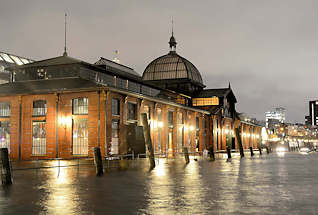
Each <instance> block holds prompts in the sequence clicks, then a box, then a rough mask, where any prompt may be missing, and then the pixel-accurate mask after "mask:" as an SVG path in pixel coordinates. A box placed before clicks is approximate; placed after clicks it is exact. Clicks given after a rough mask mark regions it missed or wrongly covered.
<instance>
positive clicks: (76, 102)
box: [72, 98, 88, 115]
mask: <svg viewBox="0 0 318 215" xmlns="http://www.w3.org/2000/svg"><path fill="white" fill-rule="evenodd" d="M72 107H73V115H86V114H88V98H76V99H73V100H72Z"/></svg>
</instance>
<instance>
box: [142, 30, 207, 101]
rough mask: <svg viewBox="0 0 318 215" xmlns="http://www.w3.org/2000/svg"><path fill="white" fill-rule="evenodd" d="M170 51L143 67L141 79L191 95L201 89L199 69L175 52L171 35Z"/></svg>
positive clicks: (174, 42) (202, 86)
mask: <svg viewBox="0 0 318 215" xmlns="http://www.w3.org/2000/svg"><path fill="white" fill-rule="evenodd" d="M169 46H170V52H169V53H168V54H166V55H163V56H161V57H158V58H157V59H155V60H153V61H152V62H151V63H150V64H149V65H148V66H147V67H146V69H145V71H144V73H143V75H142V79H143V80H144V81H146V82H148V83H151V84H155V85H157V86H160V87H162V88H165V89H170V90H174V91H176V92H180V93H185V94H187V95H192V94H193V93H194V92H196V91H200V90H202V89H203V88H204V87H205V85H204V84H203V81H202V77H201V74H200V72H199V70H198V69H197V68H196V67H195V66H194V65H193V64H192V63H191V62H190V61H188V60H187V59H185V58H184V57H182V56H180V55H178V54H177V52H176V47H177V41H176V39H175V37H174V35H173V31H172V35H171V37H170V40H169Z"/></svg>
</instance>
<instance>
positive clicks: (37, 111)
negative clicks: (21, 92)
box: [32, 100, 47, 116]
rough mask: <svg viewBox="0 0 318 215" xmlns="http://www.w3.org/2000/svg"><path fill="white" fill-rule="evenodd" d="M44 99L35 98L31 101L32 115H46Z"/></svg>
mask: <svg viewBox="0 0 318 215" xmlns="http://www.w3.org/2000/svg"><path fill="white" fill-rule="evenodd" d="M46 110H47V109H46V101H45V100H36V101H33V113H32V116H45V115H46Z"/></svg>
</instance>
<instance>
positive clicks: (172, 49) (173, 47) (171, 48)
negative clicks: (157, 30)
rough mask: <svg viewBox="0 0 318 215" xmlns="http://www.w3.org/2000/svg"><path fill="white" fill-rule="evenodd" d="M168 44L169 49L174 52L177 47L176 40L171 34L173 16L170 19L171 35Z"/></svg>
mask: <svg viewBox="0 0 318 215" xmlns="http://www.w3.org/2000/svg"><path fill="white" fill-rule="evenodd" d="M169 46H170V51H171V52H173V53H174V52H175V51H176V49H177V41H176V39H175V38H174V36H173V17H172V19H171V37H170V41H169Z"/></svg>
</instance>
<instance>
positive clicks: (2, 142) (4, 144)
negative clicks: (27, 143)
mask: <svg viewBox="0 0 318 215" xmlns="http://www.w3.org/2000/svg"><path fill="white" fill-rule="evenodd" d="M0 148H8V150H10V122H9V121H0Z"/></svg>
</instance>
